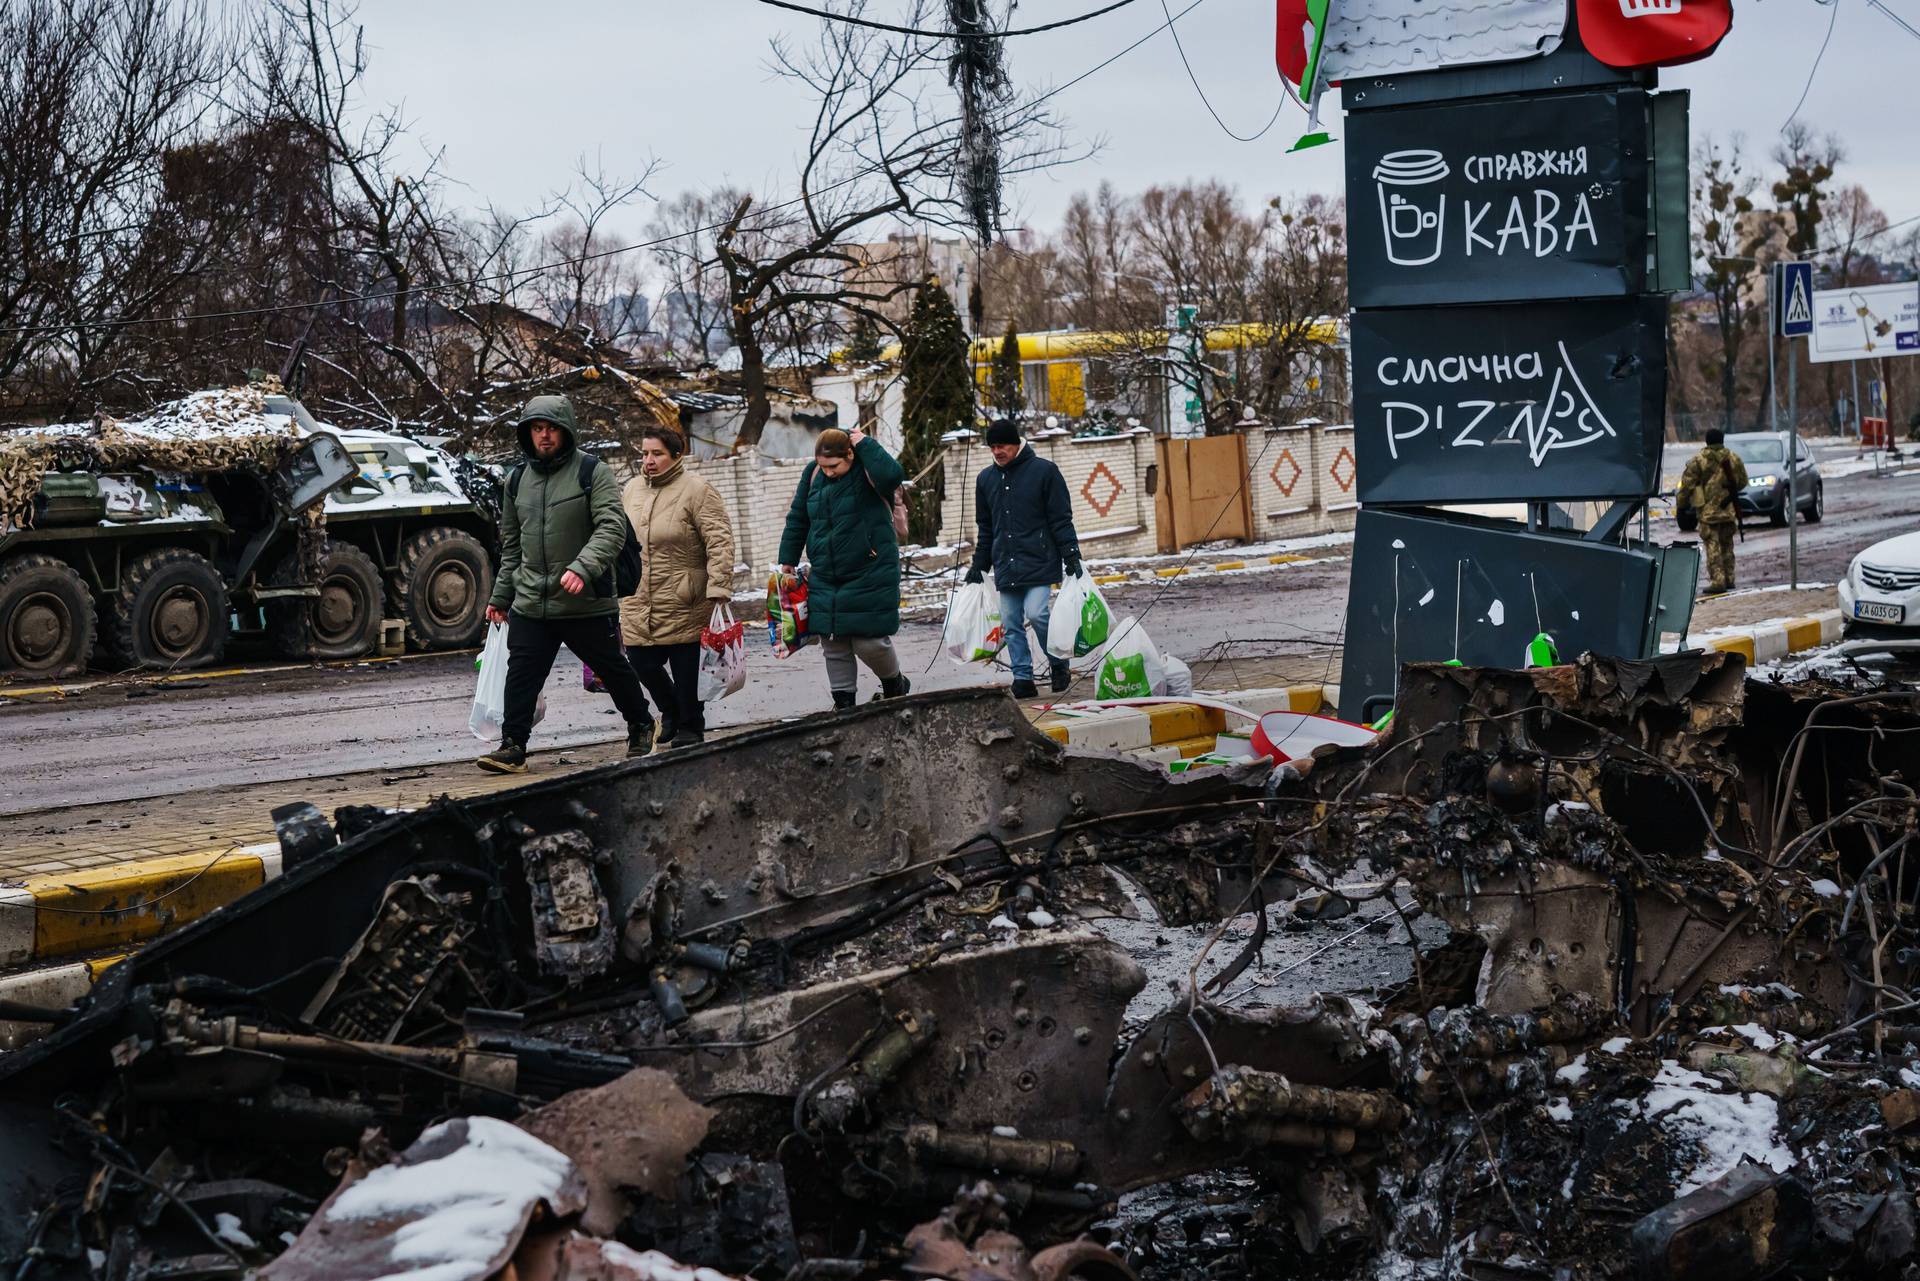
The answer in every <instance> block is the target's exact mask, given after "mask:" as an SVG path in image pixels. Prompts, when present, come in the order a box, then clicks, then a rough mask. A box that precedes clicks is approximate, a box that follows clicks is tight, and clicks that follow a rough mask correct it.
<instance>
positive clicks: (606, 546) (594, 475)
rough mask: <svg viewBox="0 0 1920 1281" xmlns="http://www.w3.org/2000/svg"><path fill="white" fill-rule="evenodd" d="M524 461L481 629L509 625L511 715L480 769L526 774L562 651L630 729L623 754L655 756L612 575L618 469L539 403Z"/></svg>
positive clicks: (532, 406)
mask: <svg viewBox="0 0 1920 1281" xmlns="http://www.w3.org/2000/svg"><path fill="white" fill-rule="evenodd" d="M516 429H517V431H518V433H519V437H520V452H521V453H522V454H524V455H525V456H526V461H525V462H524V463H522V464H520V465H519V466H518V467H517V468H515V469H514V471H513V472H512V473H510V474H509V479H508V482H507V486H506V492H504V493H503V494H502V495H501V501H500V573H499V575H498V577H496V578H495V579H494V583H493V596H492V598H491V599H490V600H489V601H488V602H487V621H488V622H490V623H505V624H507V715H506V724H505V725H504V727H503V728H502V732H501V740H500V746H499V747H498V748H496V749H494V750H493V751H491V752H488V753H487V754H486V755H485V756H482V757H481V758H480V759H479V761H478V762H477V764H478V765H479V766H480V768H481V769H485V770H492V771H493V772H494V773H496V774H518V773H521V772H522V771H524V770H525V769H526V768H527V738H528V736H529V735H531V734H532V733H533V713H534V707H535V705H536V704H537V703H538V701H539V697H540V687H541V686H542V685H544V684H546V681H547V676H548V674H549V673H551V672H552V671H553V660H554V659H555V658H556V657H558V656H559V653H560V647H561V646H562V645H565V646H566V647H567V648H568V649H570V650H572V651H573V653H574V655H575V657H577V658H579V659H580V660H581V661H582V662H584V663H585V664H586V665H587V666H589V667H591V668H593V671H594V675H596V676H598V677H599V678H600V679H601V681H602V682H603V683H604V684H605V685H606V687H607V692H608V693H609V694H612V695H613V704H614V706H615V707H617V708H619V709H620V714H621V715H622V716H624V717H626V718H627V755H628V756H645V755H646V754H647V753H648V752H649V751H651V750H652V749H653V715H652V713H651V712H649V711H648V710H647V699H646V695H645V694H643V693H642V692H641V689H640V678H639V677H638V676H636V675H634V672H633V668H631V667H630V666H628V665H627V656H626V653H625V651H624V650H622V649H621V647H620V619H619V614H620V598H619V597H618V596H617V595H615V593H614V586H613V567H614V561H615V560H616V559H617V558H618V557H619V554H620V549H621V547H622V546H624V545H625V543H626V539H627V516H626V512H625V511H623V510H622V509H621V506H620V485H619V483H618V482H617V481H615V480H614V478H613V469H612V468H610V467H607V466H605V465H603V464H602V463H600V461H599V460H598V459H595V458H592V457H590V456H588V455H585V454H582V453H581V452H580V450H579V449H578V448H576V447H575V444H574V437H575V435H576V431H577V427H576V423H575V420H574V416H573V403H572V402H571V401H569V400H568V399H567V398H566V397H565V396H535V397H534V398H533V399H532V400H529V401H528V402H527V405H526V408H525V409H523V410H521V411H520V421H519V423H518V424H517V428H516Z"/></svg>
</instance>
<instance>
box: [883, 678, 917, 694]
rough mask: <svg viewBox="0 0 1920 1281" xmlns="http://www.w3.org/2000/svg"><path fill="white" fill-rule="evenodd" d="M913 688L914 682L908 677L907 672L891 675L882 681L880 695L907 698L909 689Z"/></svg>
mask: <svg viewBox="0 0 1920 1281" xmlns="http://www.w3.org/2000/svg"><path fill="white" fill-rule="evenodd" d="M912 688H913V682H912V681H910V680H908V679H907V678H906V674H905V673H902V674H901V675H899V676H889V677H886V678H885V679H884V680H882V681H881V682H880V697H882V698H905V697H906V696H907V691H908V690H910V689H912Z"/></svg>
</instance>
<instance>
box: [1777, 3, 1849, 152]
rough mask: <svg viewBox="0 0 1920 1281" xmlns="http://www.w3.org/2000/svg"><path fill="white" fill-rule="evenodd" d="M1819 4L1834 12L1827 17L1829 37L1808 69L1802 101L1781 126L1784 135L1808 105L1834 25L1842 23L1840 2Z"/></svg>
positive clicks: (1802, 90) (1795, 105) (1796, 104)
mask: <svg viewBox="0 0 1920 1281" xmlns="http://www.w3.org/2000/svg"><path fill="white" fill-rule="evenodd" d="M1818 2H1819V3H1821V4H1824V5H1826V6H1827V7H1828V8H1830V9H1831V10H1832V11H1833V12H1831V13H1829V14H1828V15H1827V36H1826V39H1824V40H1822V41H1821V42H1820V52H1819V53H1816V54H1814V55H1813V65H1812V66H1811V67H1808V68H1807V83H1806V84H1805V85H1803V86H1801V89H1800V100H1799V101H1798V102H1796V103H1794V104H1793V114H1792V115H1789V116H1788V117H1787V121H1786V124H1783V125H1781V126H1780V132H1782V133H1785V132H1786V131H1787V125H1790V124H1792V123H1793V121H1794V117H1795V116H1798V115H1799V114H1800V108H1802V107H1804V106H1806V105H1807V95H1808V94H1810V93H1812V92H1813V78H1814V77H1815V76H1817V75H1819V74H1820V64H1821V63H1822V62H1824V61H1825V60H1826V57H1827V46H1828V45H1830V44H1832V43H1833V27H1834V24H1835V23H1837V22H1839V21H1840V0H1818Z"/></svg>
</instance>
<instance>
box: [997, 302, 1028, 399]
mask: <svg viewBox="0 0 1920 1281" xmlns="http://www.w3.org/2000/svg"><path fill="white" fill-rule="evenodd" d="M990 390H991V391H992V393H993V407H994V409H995V411H997V412H998V413H999V414H1000V415H1001V416H1002V417H1005V418H1018V417H1019V416H1020V415H1021V414H1022V413H1023V412H1025V410H1026V408H1027V395H1026V388H1025V387H1024V386H1023V385H1022V383H1021V381H1020V335H1019V333H1018V332H1017V331H1016V330H1015V329H1014V327H1013V322H1012V321H1011V320H1009V321H1008V322H1007V333H1006V337H1004V338H1002V339H1001V340H1000V346H999V347H998V348H997V349H995V351H994V353H993V376H992V380H991V387H990Z"/></svg>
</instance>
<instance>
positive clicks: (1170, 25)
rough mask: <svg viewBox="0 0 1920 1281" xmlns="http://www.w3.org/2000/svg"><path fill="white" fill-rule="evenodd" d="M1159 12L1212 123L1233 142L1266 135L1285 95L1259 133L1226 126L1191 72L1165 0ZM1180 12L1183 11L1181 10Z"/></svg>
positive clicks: (1197, 78) (1198, 79)
mask: <svg viewBox="0 0 1920 1281" xmlns="http://www.w3.org/2000/svg"><path fill="white" fill-rule="evenodd" d="M1160 12H1162V13H1164V14H1166V15H1167V23H1166V26H1167V30H1168V31H1170V32H1172V33H1173V47H1174V51H1175V52H1177V53H1178V54H1179V55H1180V65H1181V66H1183V67H1185V68H1186V69H1187V79H1188V80H1190V81H1192V83H1193V91H1194V92H1195V93H1197V94H1199V95H1200V105H1201V106H1203V107H1205V108H1206V109H1207V114H1208V115H1210V116H1212V117H1213V123H1215V124H1217V125H1219V126H1220V131H1221V132H1222V133H1224V134H1226V135H1227V137H1229V138H1231V139H1233V140H1234V141H1235V142H1258V141H1259V140H1260V139H1262V138H1264V137H1266V136H1267V130H1269V129H1271V128H1273V126H1274V124H1275V123H1276V122H1277V121H1278V120H1279V119H1280V112H1281V110H1282V109H1283V108H1284V107H1285V106H1286V105H1287V99H1286V95H1284V94H1282V95H1281V97H1280V101H1278V102H1276V103H1274V104H1273V114H1272V115H1271V116H1268V117H1267V123H1265V124H1264V125H1261V126H1260V132H1259V133H1256V134H1250V135H1245V136H1243V135H1241V134H1237V133H1235V132H1234V131H1233V130H1231V129H1229V128H1227V122H1226V121H1224V120H1222V119H1221V118H1220V113H1219V112H1217V111H1215V110H1214V109H1213V104H1212V103H1211V102H1209V101H1207V91H1206V90H1205V89H1202V88H1201V87H1200V77H1198V76H1196V75H1194V74H1193V64H1192V63H1191V62H1188V61H1187V48H1186V46H1185V45H1183V44H1181V43H1180V28H1179V27H1178V26H1176V25H1175V23H1174V18H1173V10H1171V9H1169V8H1168V7H1167V0H1160ZM1182 12H1185V11H1184V10H1183V11H1182ZM1282 83H1284V81H1283V82H1282Z"/></svg>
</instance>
